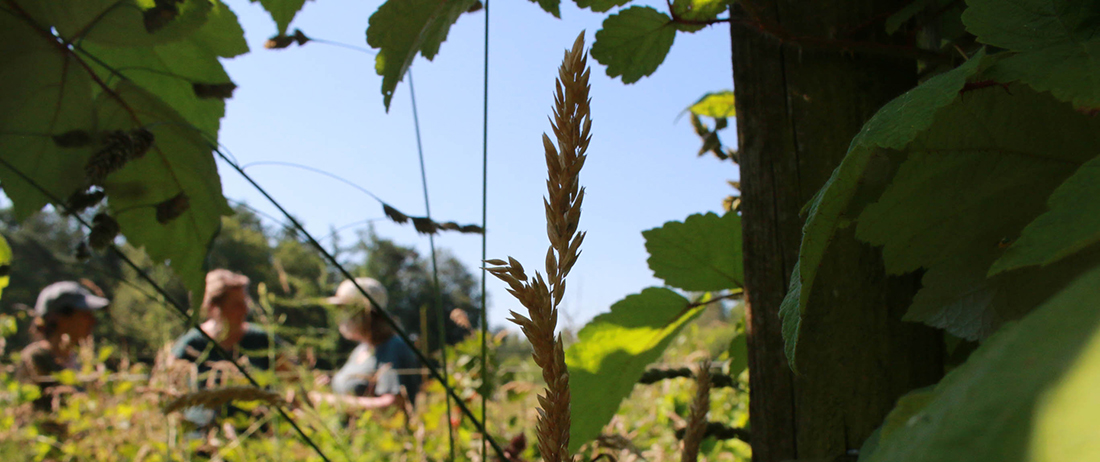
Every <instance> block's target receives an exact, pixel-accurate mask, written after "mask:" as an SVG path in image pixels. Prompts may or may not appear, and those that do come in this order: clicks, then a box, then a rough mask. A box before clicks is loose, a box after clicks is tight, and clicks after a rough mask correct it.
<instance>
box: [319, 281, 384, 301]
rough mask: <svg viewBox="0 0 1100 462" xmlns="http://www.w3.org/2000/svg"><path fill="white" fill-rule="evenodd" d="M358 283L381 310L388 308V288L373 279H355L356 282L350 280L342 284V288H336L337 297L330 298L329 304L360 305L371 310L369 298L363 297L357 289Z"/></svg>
mask: <svg viewBox="0 0 1100 462" xmlns="http://www.w3.org/2000/svg"><path fill="white" fill-rule="evenodd" d="M356 283H358V284H359V287H362V288H363V290H365V291H367V293H368V294H370V297H371V298H372V299H374V301H375V302H377V303H378V304H379V305H381V306H380V307H379V308H385V307H386V300H387V298H389V297H388V296H387V295H386V288H385V287H382V283H380V282H378V281H376V280H374V279H372V278H355V282H352V281H351V280H350V279H349V280H346V281H344V282H341V283H340V286H339V287H337V288H336V295H334V296H332V297H329V298H328V302H329V303H331V304H333V305H359V306H362V307H365V308H371V304H370V301H369V300H367V297H364V296H363V293H362V292H359V289H358V288H357V287H355V284H356Z"/></svg>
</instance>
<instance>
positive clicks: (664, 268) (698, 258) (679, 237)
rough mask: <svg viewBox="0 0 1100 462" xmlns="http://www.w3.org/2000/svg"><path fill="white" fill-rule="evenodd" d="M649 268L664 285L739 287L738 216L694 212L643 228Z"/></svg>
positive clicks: (701, 288)
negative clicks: (685, 217) (645, 229)
mask: <svg viewBox="0 0 1100 462" xmlns="http://www.w3.org/2000/svg"><path fill="white" fill-rule="evenodd" d="M642 236H643V237H645V248H646V250H647V251H648V252H649V259H648V260H646V261H647V262H648V263H649V268H650V269H652V270H653V274H654V276H656V277H659V278H661V279H664V280H665V284H668V285H670V286H672V287H676V288H679V289H683V290H693V291H717V290H723V289H735V288H739V287H741V286H742V284H743V281H744V280H745V277H744V270H743V267H742V261H741V218H740V217H739V216H737V213H734V212H728V213H726V214H725V215H724V216H721V217H719V216H718V215H717V214H715V213H713V212H712V213H707V214H706V215H702V214H695V215H692V216H690V217H688V218H687V219H686V220H684V222H683V223H680V222H677V221H670V222H668V223H665V224H664V226H661V227H660V228H653V229H651V230H648V231H643V232H642Z"/></svg>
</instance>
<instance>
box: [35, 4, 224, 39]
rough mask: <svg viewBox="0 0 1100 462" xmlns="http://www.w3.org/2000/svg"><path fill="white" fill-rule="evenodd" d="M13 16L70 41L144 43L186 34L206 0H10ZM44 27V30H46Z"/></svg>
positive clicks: (199, 16)
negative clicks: (157, 0) (13, 9)
mask: <svg viewBox="0 0 1100 462" xmlns="http://www.w3.org/2000/svg"><path fill="white" fill-rule="evenodd" d="M14 3H15V5H13V8H17V9H16V10H15V14H17V15H20V16H22V15H24V14H25V15H26V17H27V18H28V19H30V20H32V21H33V22H35V23H37V24H39V25H47V24H48V25H49V26H50V27H51V28H52V29H53V30H54V31H56V33H57V35H58V36H59V37H62V38H64V39H65V40H66V41H68V42H71V43H76V44H83V43H87V42H91V43H97V44H100V45H104V46H123V47H126V46H149V45H158V44H164V43H169V42H172V41H175V40H179V39H181V38H183V37H186V36H188V35H190V34H191V33H192V32H194V31H195V30H196V29H198V28H199V27H200V26H202V24H203V23H204V22H206V13H207V11H209V10H210V2H209V1H205V0H192V1H187V2H164V3H163V5H162V6H161V7H157V6H156V5H155V2H154V0H82V1H78V2H73V1H68V0H16V1H15V2H14ZM47 30H49V29H47Z"/></svg>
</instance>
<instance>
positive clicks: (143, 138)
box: [130, 128, 156, 160]
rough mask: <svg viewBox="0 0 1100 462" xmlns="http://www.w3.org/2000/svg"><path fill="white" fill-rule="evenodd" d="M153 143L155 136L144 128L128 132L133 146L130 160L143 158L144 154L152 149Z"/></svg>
mask: <svg viewBox="0 0 1100 462" xmlns="http://www.w3.org/2000/svg"><path fill="white" fill-rule="evenodd" d="M153 141H156V136H154V135H153V132H151V131H149V130H146V129H144V128H136V129H133V130H130V142H131V143H132V146H133V150H132V151H131V152H130V160H134V159H140V158H142V157H145V153H147V152H149V148H151V147H153Z"/></svg>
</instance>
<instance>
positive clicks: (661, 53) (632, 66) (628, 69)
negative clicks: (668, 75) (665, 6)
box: [591, 6, 676, 83]
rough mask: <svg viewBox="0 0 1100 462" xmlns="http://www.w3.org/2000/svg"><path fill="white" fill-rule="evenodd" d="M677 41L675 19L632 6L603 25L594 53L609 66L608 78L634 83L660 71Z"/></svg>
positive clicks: (612, 16) (648, 8)
mask: <svg viewBox="0 0 1100 462" xmlns="http://www.w3.org/2000/svg"><path fill="white" fill-rule="evenodd" d="M675 39H676V27H675V24H673V23H672V18H670V17H668V15H666V14H664V13H661V12H659V11H657V10H655V9H653V8H650V7H648V6H632V7H630V8H627V9H625V10H622V11H620V12H618V13H616V14H613V15H611V16H608V17H607V19H605V20H604V21H603V28H602V29H600V30H599V31H597V32H596V42H595V43H593V44H592V52H591V53H592V57H593V58H596V60H597V61H599V62H600V64H604V65H606V66H607V75H609V76H611V77H619V76H622V80H623V83H634V82H637V81H638V79H641V78H642V77H644V76H647V75H650V74H652V73H653V72H654V71H656V70H657V67H658V66H660V65H661V63H662V62H664V60H665V56H666V55H668V50H669V49H670V48H672V42H673V40H675Z"/></svg>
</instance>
